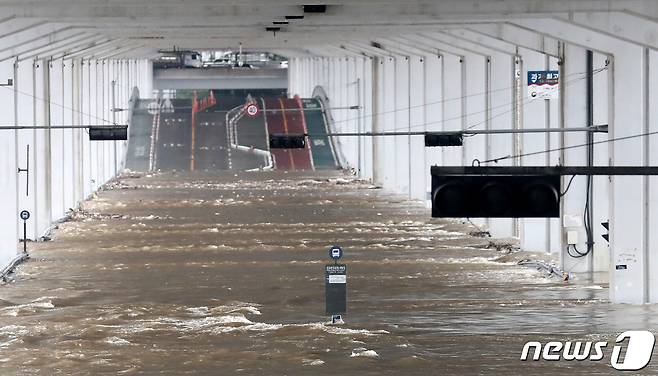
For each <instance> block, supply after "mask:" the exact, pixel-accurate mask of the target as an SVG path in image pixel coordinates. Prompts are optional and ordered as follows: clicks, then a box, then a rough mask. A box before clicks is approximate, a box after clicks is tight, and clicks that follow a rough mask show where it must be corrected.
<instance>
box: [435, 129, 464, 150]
mask: <svg viewBox="0 0 658 376" xmlns="http://www.w3.org/2000/svg"><path fill="white" fill-rule="evenodd" d="M463 144H464V136H463V135H462V134H461V133H451V134H446V133H432V132H427V133H425V146H426V147H433V146H462V145H463Z"/></svg>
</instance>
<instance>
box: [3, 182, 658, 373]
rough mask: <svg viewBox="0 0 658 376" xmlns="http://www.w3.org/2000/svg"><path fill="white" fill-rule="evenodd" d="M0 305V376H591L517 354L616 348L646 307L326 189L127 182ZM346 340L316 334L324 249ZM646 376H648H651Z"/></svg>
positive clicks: (645, 321) (409, 206) (18, 280)
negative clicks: (571, 344) (582, 345)
mask: <svg viewBox="0 0 658 376" xmlns="http://www.w3.org/2000/svg"><path fill="white" fill-rule="evenodd" d="M110 188H111V189H109V190H106V191H103V192H100V193H99V194H98V197H95V198H94V199H92V200H91V201H88V202H86V203H85V205H84V210H83V211H81V212H79V213H76V214H75V215H74V216H73V218H72V220H71V221H69V222H67V223H64V224H62V225H60V226H59V229H57V230H55V232H54V233H53V240H52V241H50V242H44V243H38V244H34V243H32V244H30V245H29V247H30V249H31V256H32V259H31V260H30V261H29V262H27V263H26V264H23V265H22V266H20V267H19V269H18V271H17V273H16V274H15V275H14V276H13V281H12V282H11V283H8V284H6V285H4V286H2V287H1V290H0V291H1V294H2V295H1V299H2V300H1V301H0V305H1V306H0V374H2V375H32V374H46V375H57V374H62V375H69V374H80V375H87V374H92V375H97V374H127V375H130V374H171V375H181V374H190V375H191V374H201V375H231V374H245V375H252V374H260V375H303V374H308V375H353V374H359V375H382V374H391V375H430V374H432V375H434V374H437V375H438V374H464V375H472V374H500V375H509V374H519V373H521V372H523V373H525V374H554V373H555V372H574V373H578V374H602V373H610V374H612V373H614V372H616V371H615V370H614V369H612V368H611V367H610V365H609V354H608V355H607V357H606V359H604V361H600V362H592V361H584V362H548V361H542V362H521V361H520V360H519V356H520V353H521V349H522V347H523V344H524V343H525V342H526V341H530V340H533V341H542V342H543V343H545V342H547V341H550V340H556V341H567V340H580V341H588V340H589V341H594V340H605V341H610V342H613V341H614V337H616V335H617V334H619V333H620V332H622V331H625V330H631V329H649V330H652V329H655V328H656V327H657V325H658V320H657V319H656V314H655V313H656V309H655V308H654V307H653V306H613V305H610V304H609V303H607V301H606V297H607V294H608V292H607V285H606V284H604V283H592V282H587V281H582V282H578V281H576V282H569V283H564V282H561V281H558V280H556V279H550V278H547V277H545V276H544V274H542V273H540V272H537V271H535V270H532V269H527V268H522V267H519V266H517V265H515V262H514V261H515V260H516V259H518V258H519V257H521V256H520V255H506V253H505V252H504V251H498V250H496V249H495V248H487V244H488V243H489V240H488V239H482V238H475V237H471V236H469V235H467V233H468V232H469V231H470V230H472V229H469V228H467V227H466V226H464V225H462V224H460V223H458V222H449V221H445V220H437V219H430V218H429V212H428V211H427V210H426V209H424V208H422V206H419V205H418V204H416V203H411V202H408V201H406V200H404V199H402V198H400V197H398V196H391V195H388V194H387V193H385V192H384V191H382V190H381V189H376V187H372V186H370V185H368V184H366V183H359V182H353V181H348V180H345V179H344V177H342V176H340V175H337V174H335V175H332V176H330V175H328V174H327V173H323V174H308V173H307V174H304V173H287V174H286V173H281V172H279V173H277V172H268V173H263V172H260V173H259V172H254V173H241V174H237V175H233V174H220V173H217V174H207V173H206V174H202V173H196V174H189V173H187V174H174V173H165V174H159V175H154V176H138V175H135V176H132V177H126V178H123V179H122V180H121V181H120V182H118V183H115V184H113V185H111V186H110ZM332 244H340V245H342V246H343V248H344V250H345V258H344V262H345V263H346V264H347V265H348V301H349V302H348V310H349V313H348V314H347V315H346V317H345V318H346V321H347V324H345V325H342V326H331V325H327V324H325V322H326V320H327V317H326V316H325V315H324V274H323V273H324V269H323V265H324V264H325V263H327V262H328V261H329V260H328V257H327V256H328V255H327V250H328V247H329V246H330V245H332ZM656 370H657V368H656V367H655V365H650V367H649V368H648V369H647V370H646V372H647V373H656Z"/></svg>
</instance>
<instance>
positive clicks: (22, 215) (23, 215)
mask: <svg viewBox="0 0 658 376" xmlns="http://www.w3.org/2000/svg"><path fill="white" fill-rule="evenodd" d="M19 216H20V218H21V219H22V220H23V253H24V254H27V220H28V219H30V212H29V211H27V210H22V211H21V213H20V214H19Z"/></svg>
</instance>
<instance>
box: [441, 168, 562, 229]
mask: <svg viewBox="0 0 658 376" xmlns="http://www.w3.org/2000/svg"><path fill="white" fill-rule="evenodd" d="M559 192H560V176H559V175H466V174H465V175H437V174H432V217H449V218H464V217H467V218H478V217H488V218H521V217H527V218H550V217H559V215H560V193H559Z"/></svg>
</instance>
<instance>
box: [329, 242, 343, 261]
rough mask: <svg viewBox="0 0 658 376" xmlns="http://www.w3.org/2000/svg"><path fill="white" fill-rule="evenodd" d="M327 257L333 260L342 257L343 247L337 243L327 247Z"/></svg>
mask: <svg viewBox="0 0 658 376" xmlns="http://www.w3.org/2000/svg"><path fill="white" fill-rule="evenodd" d="M329 257H331V258H332V259H334V260H338V259H340V258H341V257H343V249H342V248H341V247H339V246H337V245H334V246H333V247H331V248H330V249H329Z"/></svg>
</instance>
